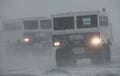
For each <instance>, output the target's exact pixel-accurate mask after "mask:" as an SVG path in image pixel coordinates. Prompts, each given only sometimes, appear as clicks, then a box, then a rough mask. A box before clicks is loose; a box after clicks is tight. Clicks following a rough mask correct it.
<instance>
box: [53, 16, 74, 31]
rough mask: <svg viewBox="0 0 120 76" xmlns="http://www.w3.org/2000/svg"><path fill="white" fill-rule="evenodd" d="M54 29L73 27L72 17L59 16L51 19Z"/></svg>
mask: <svg viewBox="0 0 120 76" xmlns="http://www.w3.org/2000/svg"><path fill="white" fill-rule="evenodd" d="M53 25H54V30H64V29H74V17H60V18H54V19H53Z"/></svg>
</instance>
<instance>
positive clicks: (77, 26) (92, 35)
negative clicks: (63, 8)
mask: <svg viewBox="0 0 120 76" xmlns="http://www.w3.org/2000/svg"><path fill="white" fill-rule="evenodd" d="M52 27H53V33H52V43H53V46H54V47H55V48H56V65H57V66H66V65H71V64H76V63H77V59H81V58H90V59H91V62H92V63H94V64H103V63H106V62H107V63H108V62H110V61H111V52H110V45H111V44H112V30H111V25H110V23H109V19H108V15H107V13H106V12H105V11H103V12H102V11H101V12H100V11H86V12H72V13H63V14H57V15H53V16H52Z"/></svg>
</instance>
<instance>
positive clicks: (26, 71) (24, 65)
mask: <svg viewBox="0 0 120 76" xmlns="http://www.w3.org/2000/svg"><path fill="white" fill-rule="evenodd" d="M111 49H112V50H111V52H112V62H111V63H109V64H104V65H94V64H91V63H90V60H89V59H82V60H78V64H77V65H74V66H69V67H61V68H60V67H56V65H55V51H54V50H53V49H52V48H50V47H49V48H40V49H33V48H31V49H28V48H24V50H21V49H16V50H17V51H18V50H19V52H15V53H13V54H12V53H11V54H7V57H6V59H4V60H2V61H1V62H0V74H1V75H0V76H2V75H3V76H7V75H11V76H120V55H119V54H120V51H119V47H112V48H111ZM16 50H13V51H16ZM20 50H21V51H20ZM13 51H12V52H13ZM25 51H26V52H27V53H26V52H25ZM8 53H10V51H9V52H8Z"/></svg>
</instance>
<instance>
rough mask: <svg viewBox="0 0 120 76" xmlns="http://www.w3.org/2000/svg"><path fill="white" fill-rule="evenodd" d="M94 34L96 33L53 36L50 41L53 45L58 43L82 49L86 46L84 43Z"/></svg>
mask: <svg viewBox="0 0 120 76" xmlns="http://www.w3.org/2000/svg"><path fill="white" fill-rule="evenodd" d="M96 34H98V33H82V34H81V33H80V34H65V35H54V36H53V37H52V41H53V43H54V42H55V41H60V43H61V45H62V46H71V47H82V46H86V44H87V43H86V41H88V40H90V38H91V37H92V36H94V35H96Z"/></svg>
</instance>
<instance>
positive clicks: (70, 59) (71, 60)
mask: <svg viewBox="0 0 120 76" xmlns="http://www.w3.org/2000/svg"><path fill="white" fill-rule="evenodd" d="M76 63H77V61H76V58H75V57H74V55H73V53H72V49H70V48H59V49H56V65H57V66H60V67H62V66H68V65H75V64H76Z"/></svg>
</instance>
